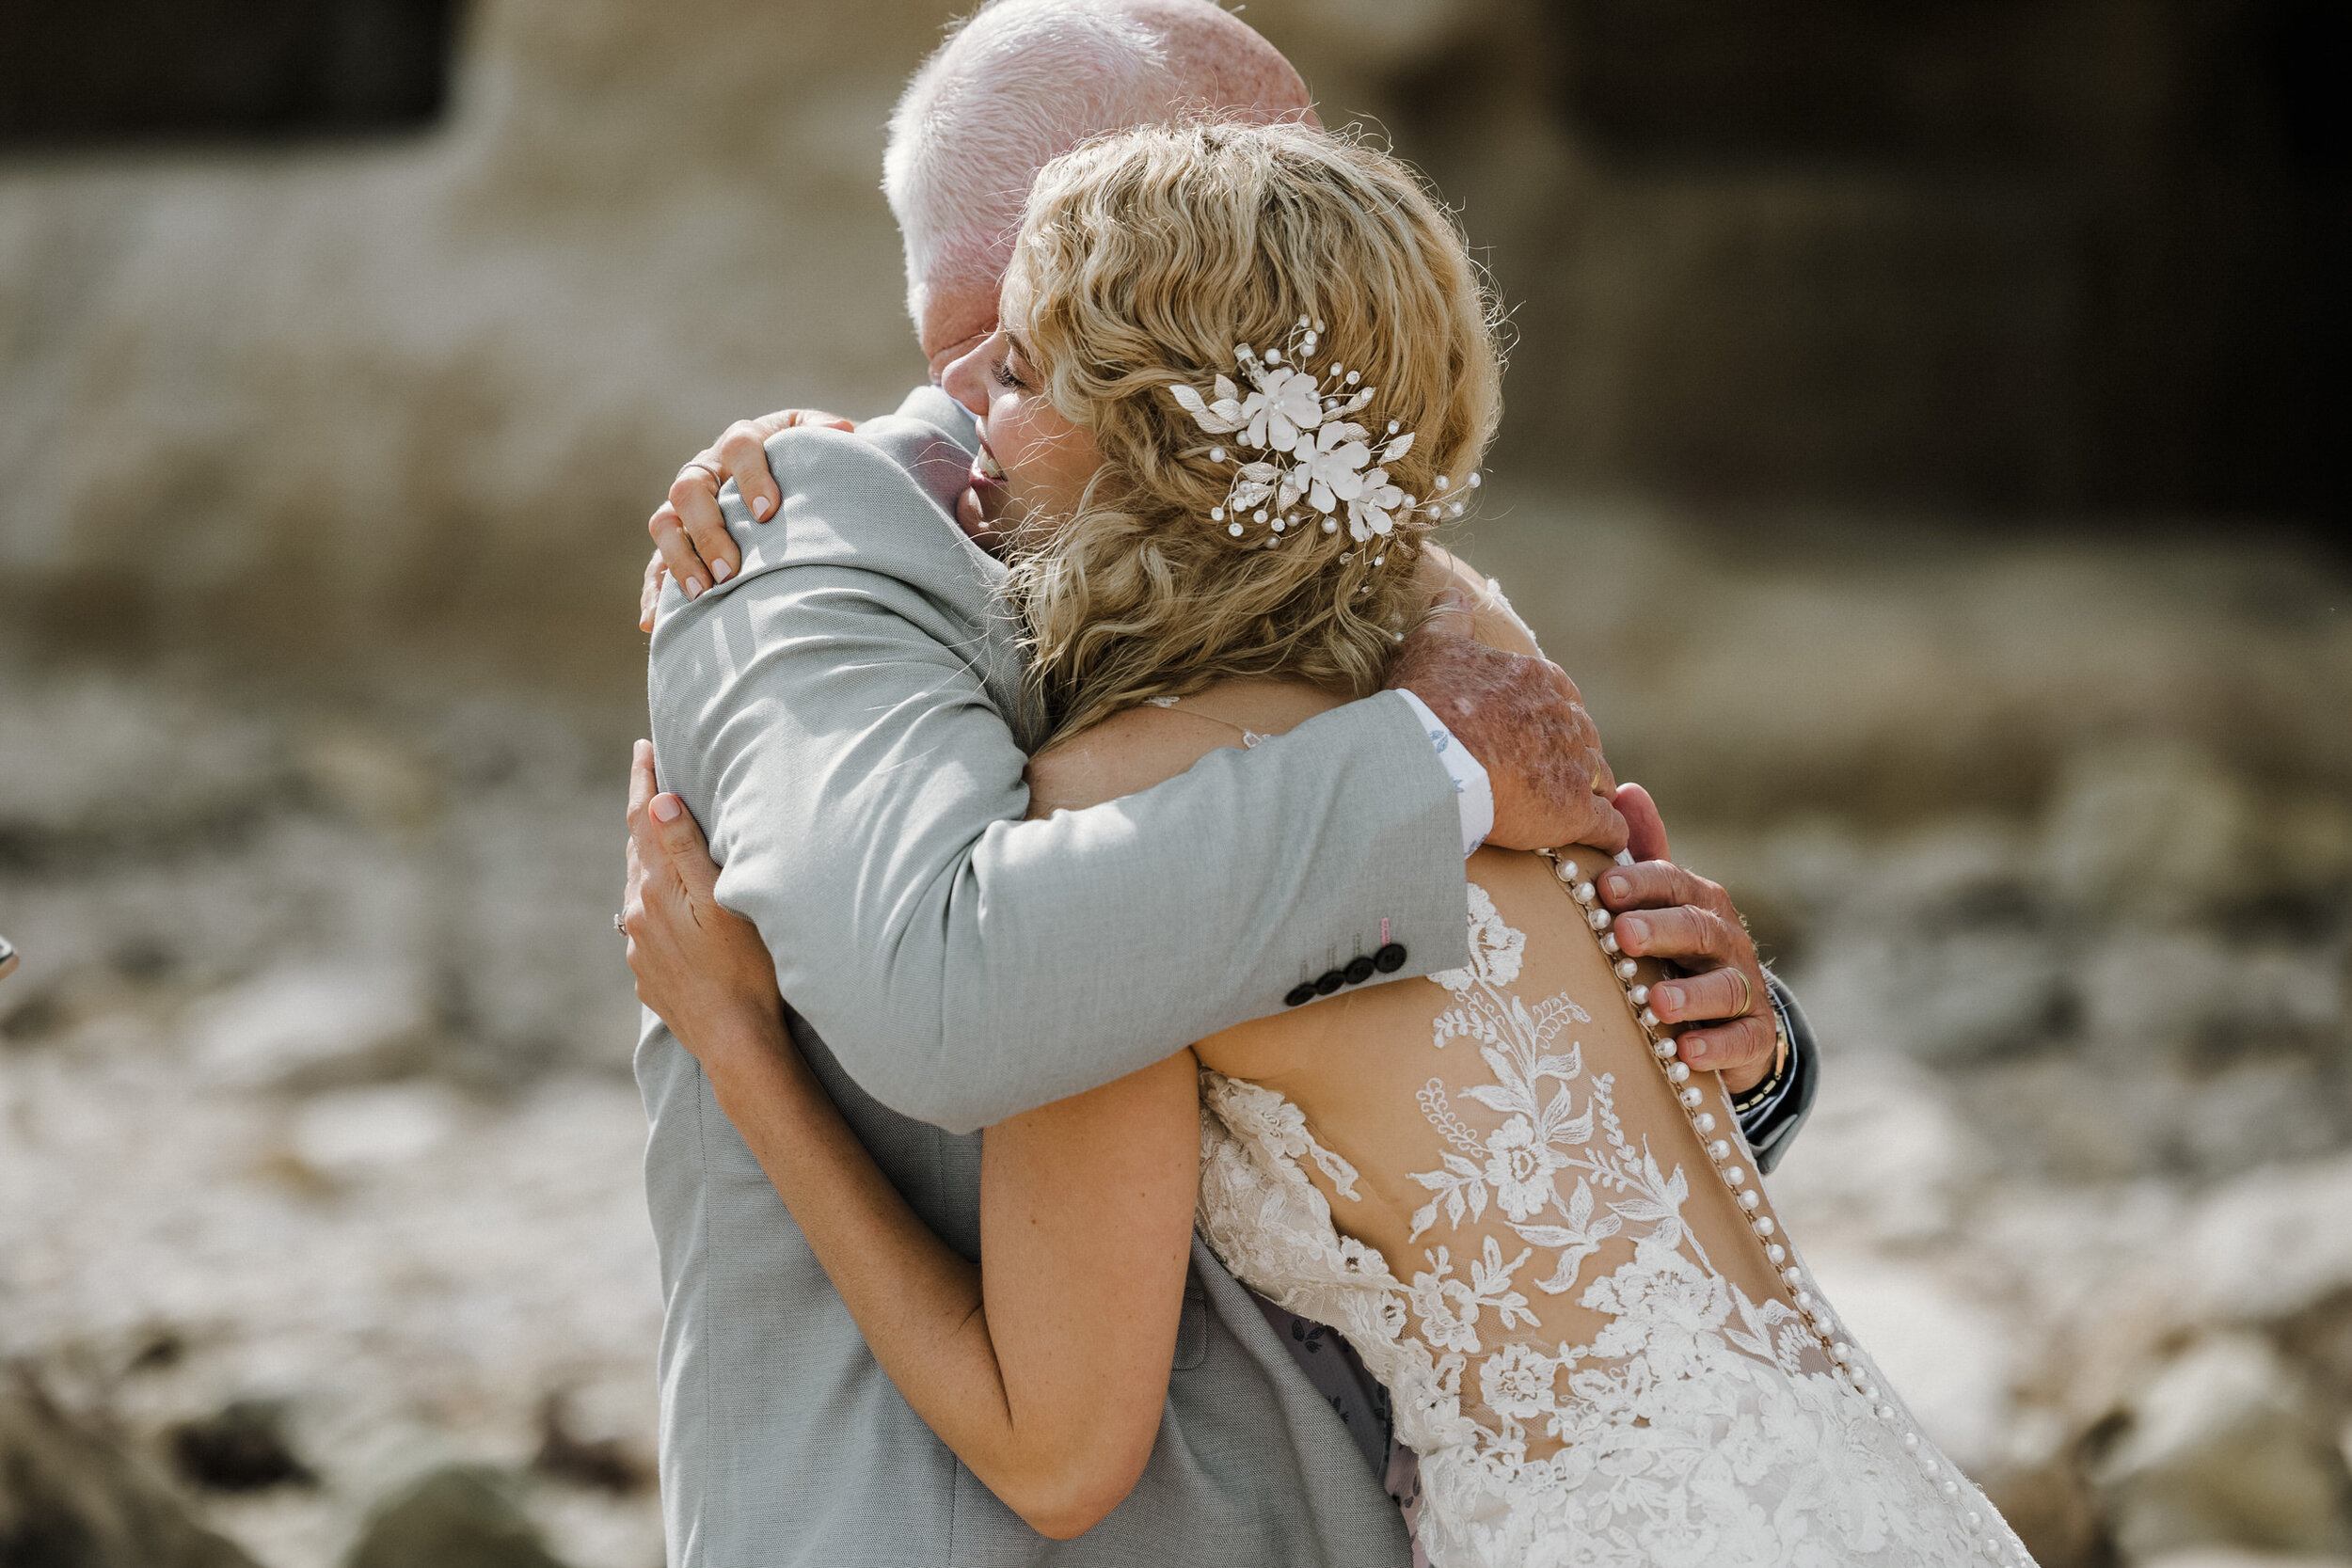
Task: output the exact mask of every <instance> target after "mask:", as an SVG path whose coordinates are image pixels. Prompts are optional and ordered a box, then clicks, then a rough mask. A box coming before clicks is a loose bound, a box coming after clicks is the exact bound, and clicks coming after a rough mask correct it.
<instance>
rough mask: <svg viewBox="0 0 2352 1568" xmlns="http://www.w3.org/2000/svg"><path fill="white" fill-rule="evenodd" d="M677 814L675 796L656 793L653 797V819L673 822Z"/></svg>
mask: <svg viewBox="0 0 2352 1568" xmlns="http://www.w3.org/2000/svg"><path fill="white" fill-rule="evenodd" d="M677 814H678V800H677V797H676V796H675V795H657V796H655V797H654V798H653V816H654V820H655V821H657V822H675V821H676V820H677Z"/></svg>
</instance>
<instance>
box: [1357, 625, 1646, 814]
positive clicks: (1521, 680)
mask: <svg viewBox="0 0 2352 1568" xmlns="http://www.w3.org/2000/svg"><path fill="white" fill-rule="evenodd" d="M1388 684H1389V685H1390V686H1391V687H1404V688H1407V689H1410V690H1411V691H1412V693H1413V695H1414V696H1416V697H1419V698H1420V699H1421V700H1422V702H1424V703H1426V704H1428V705H1429V711H1430V712H1432V713H1434V714H1436V715H1437V716H1438V719H1439V720H1441V721H1443V722H1444V724H1445V726H1446V728H1448V729H1450V730H1452V731H1453V732H1454V739H1456V740H1458V741H1460V742H1461V743H1462V744H1463V745H1464V746H1467V747H1469V748H1470V755H1472V756H1474V757H1476V758H1477V759H1478V760H1479V762H1480V763H1481V764H1482V765H1483V766H1484V767H1485V768H1486V777H1487V779H1488V780H1489V781H1490V782H1491V783H1492V784H1493V785H1494V791H1495V825H1494V829H1493V831H1492V832H1489V833H1488V834H1487V835H1486V842H1487V843H1489V844H1492V845H1496V846H1498V847H1502V848H1505V849H1549V848H1553V847H1558V846H1560V845H1563V844H1589V845H1592V846H1593V847H1596V848H1599V849H1608V850H1612V851H1614V850H1617V849H1621V848H1623V847H1625V843H1626V824H1625V818H1624V817H1623V816H1619V815H1618V813H1617V808H1616V807H1615V806H1614V805H1613V804H1612V802H1611V797H1612V796H1613V795H1614V794H1615V793H1616V788H1617V785H1616V781H1615V780H1614V779H1613V778H1612V777H1610V774H1609V762H1608V759H1607V758H1605V757H1603V756H1602V755H1601V754H1600V734H1599V732H1598V731H1597V730H1596V729H1594V728H1593V719H1592V715H1590V714H1588V713H1586V712H1585V711H1584V700H1583V698H1582V696H1581V694H1580V693H1579V692H1578V691H1577V689H1576V683H1575V682H1574V681H1571V680H1570V679H1568V675H1567V672H1566V671H1565V670H1563V669H1561V668H1560V666H1558V665H1557V664H1554V663H1552V662H1551V660H1549V659H1548V658H1531V657H1527V656H1526V655H1523V654H1508V653H1504V652H1502V650H1501V649H1499V648H1490V647H1487V646H1486V644H1485V643H1483V642H1480V641H1475V640H1474V639H1472V638H1471V636H1470V601H1469V599H1468V598H1467V597H1465V596H1464V595H1463V594H1461V593H1460V592H1459V591H1458V590H1454V589H1449V590H1447V591H1446V592H1445V593H1444V594H1440V595H1439V596H1438V610H1437V613H1436V614H1434V615H1432V616H1431V617H1430V618H1429V620H1428V621H1427V622H1426V623H1425V624H1424V625H1423V626H1422V628H1421V629H1420V630H1418V631H1416V632H1414V633H1413V634H1412V635H1411V636H1410V637H1407V638H1406V640H1405V641H1404V642H1403V643H1401V644H1400V645H1399V646H1398V648H1397V650H1396V658H1395V661H1394V662H1393V663H1391V665H1390V666H1389V681H1388Z"/></svg>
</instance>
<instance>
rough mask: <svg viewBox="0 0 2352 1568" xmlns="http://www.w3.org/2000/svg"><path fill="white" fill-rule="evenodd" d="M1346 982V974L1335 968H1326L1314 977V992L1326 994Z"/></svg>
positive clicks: (1320, 994)
mask: <svg viewBox="0 0 2352 1568" xmlns="http://www.w3.org/2000/svg"><path fill="white" fill-rule="evenodd" d="M1345 984H1347V976H1346V975H1345V974H1343V973H1342V972H1341V971H1339V970H1336V969H1327V970H1325V971H1324V972H1323V973H1322V974H1319V975H1317V976H1316V977H1315V994H1316V995H1317V996H1328V995H1330V994H1331V993H1332V992H1333V991H1335V990H1339V989H1340V988H1341V987H1342V986H1343V985H1345Z"/></svg>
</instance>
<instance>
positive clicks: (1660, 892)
mask: <svg viewBox="0 0 2352 1568" xmlns="http://www.w3.org/2000/svg"><path fill="white" fill-rule="evenodd" d="M1425 700H1426V699H1424V701H1425ZM1617 809H1618V810H1619V811H1620V812H1622V813H1623V814H1624V816H1625V820H1626V822H1627V824H1628V825H1629V828H1630V830H1631V834H1632V836H1631V839H1630V842H1629V847H1630V848H1631V850H1632V851H1633V854H1634V856H1635V857H1636V862H1637V863H1635V864H1632V865H1619V866H1613V867H1611V868H1610V869H1608V870H1606V871H1604V872H1602V873H1601V874H1600V876H1599V877H1598V878H1597V879H1595V880H1596V883H1597V886H1598V888H1599V890H1600V901H1601V902H1602V903H1603V904H1605V905H1607V906H1608V907H1609V909H1610V911H1611V912H1612V913H1613V914H1615V915H1616V916H1617V924H1616V926H1615V927H1614V929H1615V931H1616V935H1617V945H1619V946H1620V947H1622V948H1624V949H1625V950H1626V951H1627V952H1628V953H1630V954H1631V955H1633V956H1634V957H1635V958H1664V959H1667V960H1669V961H1671V962H1672V963H1673V964H1674V966H1675V967H1676V968H1677V969H1679V970H1681V971H1683V973H1684V974H1686V975H1688V978H1677V979H1670V980H1661V981H1660V982H1659V983H1658V984H1656V985H1654V986H1652V987H1650V990H1649V1006H1650V1010H1651V1011H1653V1012H1655V1013H1656V1014H1657V1015H1658V1016H1659V1018H1660V1019H1661V1020H1662V1021H1664V1022H1668V1023H1685V1024H1687V1023H1699V1024H1704V1025H1706V1027H1704V1028H1698V1029H1687V1030H1685V1031H1684V1032H1683V1035H1682V1059H1683V1060H1684V1061H1686V1062H1688V1063H1690V1064H1691V1069H1692V1071H1694V1072H1696V1071H1707V1072H1721V1073H1722V1074H1723V1075H1724V1087H1725V1088H1727V1089H1729V1090H1730V1091H1731V1092H1732V1093H1733V1094H1735V1095H1737V1094H1745V1093H1746V1092H1747V1091H1748V1090H1750V1089H1752V1088H1754V1087H1756V1085H1758V1084H1760V1083H1762V1082H1763V1081H1764V1078H1765V1075H1766V1074H1768V1073H1770V1072H1771V1071H1772V1065H1773V1059H1774V1056H1775V1054H1776V1053H1777V1052H1778V1049H1779V1032H1778V1030H1777V1029H1776V1028H1775V1027H1774V1026H1773V1020H1772V992H1771V991H1770V990H1767V989H1766V987H1765V984H1764V968H1763V965H1762V964H1761V963H1759V962H1758V961H1757V959H1756V943H1755V942H1754V941H1752V940H1751V939H1750V938H1749V936H1748V928H1747V927H1746V926H1745V925H1744V924H1743V923H1742V922H1741V921H1740V911H1738V910H1736V909H1733V908H1732V907H1731V895H1729V894H1727V893H1725V892H1724V890H1723V889H1722V888H1721V887H1719V886H1717V885H1716V884H1715V883H1713V882H1710V881H1708V879H1706V878H1704V877H1700V876H1696V875H1694V874H1692V873H1691V872H1688V871H1685V870H1683V869H1682V867H1680V866H1678V865H1676V864H1675V863H1673V862H1671V861H1670V860H1668V859H1667V858H1666V856H1667V849H1666V826H1665V823H1664V822H1663V821H1661V819H1660V817H1659V815H1658V807H1657V804H1656V803H1655V802H1654V801H1652V800H1650V798H1649V791H1648V790H1645V789H1644V788H1643V787H1642V786H1641V785H1640V784H1627V785H1626V786H1625V787H1624V788H1622V789H1620V790H1618V791H1617Z"/></svg>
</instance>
